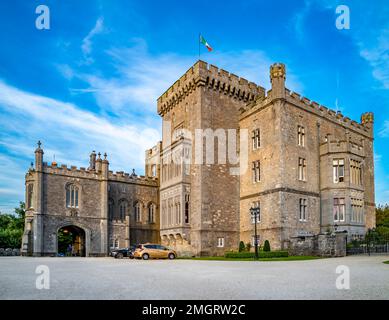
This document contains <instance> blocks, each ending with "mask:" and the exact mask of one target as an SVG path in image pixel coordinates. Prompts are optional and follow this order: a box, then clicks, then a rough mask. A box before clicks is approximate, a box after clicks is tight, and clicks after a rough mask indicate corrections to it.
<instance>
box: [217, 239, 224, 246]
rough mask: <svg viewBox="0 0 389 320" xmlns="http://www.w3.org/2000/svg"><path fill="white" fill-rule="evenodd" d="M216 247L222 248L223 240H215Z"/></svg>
mask: <svg viewBox="0 0 389 320" xmlns="http://www.w3.org/2000/svg"><path fill="white" fill-rule="evenodd" d="M217 247H218V248H224V238H217Z"/></svg>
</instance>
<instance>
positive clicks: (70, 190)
mask: <svg viewBox="0 0 389 320" xmlns="http://www.w3.org/2000/svg"><path fill="white" fill-rule="evenodd" d="M78 202H79V188H78V187H77V186H76V185H74V184H69V185H67V186H66V207H67V208H78Z"/></svg>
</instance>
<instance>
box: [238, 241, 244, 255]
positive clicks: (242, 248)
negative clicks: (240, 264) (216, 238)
mask: <svg viewBox="0 0 389 320" xmlns="http://www.w3.org/2000/svg"><path fill="white" fill-rule="evenodd" d="M244 249H245V247H244V242H243V241H241V242H239V252H242V251H244Z"/></svg>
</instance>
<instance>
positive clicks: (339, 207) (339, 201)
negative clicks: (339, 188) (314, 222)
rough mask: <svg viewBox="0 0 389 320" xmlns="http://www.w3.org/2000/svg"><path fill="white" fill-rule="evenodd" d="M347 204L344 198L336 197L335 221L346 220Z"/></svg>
mask: <svg viewBox="0 0 389 320" xmlns="http://www.w3.org/2000/svg"><path fill="white" fill-rule="evenodd" d="M345 213H346V206H345V202H344V198H334V222H343V221H344V220H345Z"/></svg>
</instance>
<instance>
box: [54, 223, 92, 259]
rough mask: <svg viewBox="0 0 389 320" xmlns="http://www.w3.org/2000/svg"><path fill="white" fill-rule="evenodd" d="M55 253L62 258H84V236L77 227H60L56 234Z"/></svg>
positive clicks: (81, 230) (82, 231) (83, 232)
mask: <svg viewBox="0 0 389 320" xmlns="http://www.w3.org/2000/svg"><path fill="white" fill-rule="evenodd" d="M57 253H58V254H60V255H64V256H69V257H71V256H73V257H85V256H86V234H85V231H84V230H83V229H82V228H80V227H77V226H74V225H69V226H65V227H61V228H60V229H58V232H57Z"/></svg>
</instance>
